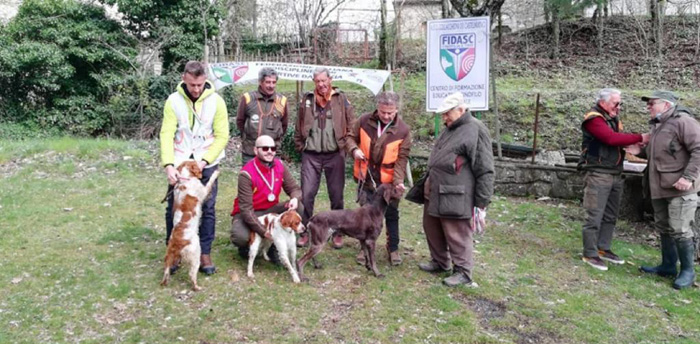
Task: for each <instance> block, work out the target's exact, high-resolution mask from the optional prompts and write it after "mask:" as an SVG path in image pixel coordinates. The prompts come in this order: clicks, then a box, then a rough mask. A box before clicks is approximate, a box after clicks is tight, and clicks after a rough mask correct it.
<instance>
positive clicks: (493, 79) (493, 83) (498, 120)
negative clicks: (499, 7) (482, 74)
mask: <svg viewBox="0 0 700 344" xmlns="http://www.w3.org/2000/svg"><path fill="white" fill-rule="evenodd" d="M499 13H500V11H499ZM499 15H500V14H499ZM499 40H500V34H499ZM490 48H491V58H490V59H489V65H490V68H489V74H491V75H490V76H491V93H492V94H491V96H492V97H493V111H494V114H495V115H496V117H495V119H496V147H497V151H498V158H499V159H503V150H502V149H501V118H500V116H499V115H498V96H497V95H496V77H495V74H496V73H495V71H494V70H493V69H494V63H493V61H494V60H496V56H495V54H494V49H493V42H491V47H490Z"/></svg>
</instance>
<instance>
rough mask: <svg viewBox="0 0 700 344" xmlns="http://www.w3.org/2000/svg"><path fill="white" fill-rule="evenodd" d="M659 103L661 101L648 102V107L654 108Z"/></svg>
mask: <svg viewBox="0 0 700 344" xmlns="http://www.w3.org/2000/svg"><path fill="white" fill-rule="evenodd" d="M659 103H661V100H650V101H648V102H647V106H654V105H656V104H659Z"/></svg>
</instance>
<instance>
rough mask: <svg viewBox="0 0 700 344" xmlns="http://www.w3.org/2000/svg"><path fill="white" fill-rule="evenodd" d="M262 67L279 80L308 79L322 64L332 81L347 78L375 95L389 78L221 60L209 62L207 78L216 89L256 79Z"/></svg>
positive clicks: (343, 70)
mask: <svg viewBox="0 0 700 344" xmlns="http://www.w3.org/2000/svg"><path fill="white" fill-rule="evenodd" d="M264 67H270V68H273V69H274V70H275V71H276V72H277V76H278V77H279V78H280V79H286V80H299V81H311V80H312V79H313V72H314V69H316V68H318V67H325V68H328V70H329V71H330V73H331V78H332V79H333V80H334V81H348V82H352V83H355V84H358V85H362V86H364V87H367V88H368V89H369V90H370V91H372V93H374V94H377V93H379V91H381V89H382V85H384V82H386V79H387V78H388V77H389V71H387V70H376V69H362V68H345V67H334V66H317V65H306V64H298V63H281V62H220V63H210V64H209V78H210V80H212V81H213V82H214V86H216V89H217V90H218V89H220V88H223V87H226V86H228V85H233V84H242V83H249V82H255V83H257V82H258V72H260V69H262V68H264Z"/></svg>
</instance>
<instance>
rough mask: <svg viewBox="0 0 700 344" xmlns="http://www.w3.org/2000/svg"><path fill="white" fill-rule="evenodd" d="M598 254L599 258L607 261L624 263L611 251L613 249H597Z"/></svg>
mask: <svg viewBox="0 0 700 344" xmlns="http://www.w3.org/2000/svg"><path fill="white" fill-rule="evenodd" d="M598 256H599V257H600V259H602V260H605V261H608V262H610V263H613V264H618V265H619V264H625V260H624V259H622V258H620V257H619V256H618V255H616V254H615V253H613V251H610V250H605V251H603V250H598Z"/></svg>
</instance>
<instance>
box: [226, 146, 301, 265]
mask: <svg viewBox="0 0 700 344" xmlns="http://www.w3.org/2000/svg"><path fill="white" fill-rule="evenodd" d="M254 151H255V158H253V159H252V160H250V161H248V163H246V164H245V165H244V166H243V168H242V169H241V172H240V173H239V174H238V196H236V199H235V200H234V201H233V211H231V216H233V219H232V220H231V243H233V244H234V245H235V246H236V247H238V253H239V254H240V255H241V257H243V258H246V259H247V258H248V237H249V234H250V231H251V230H252V231H255V232H256V233H258V234H259V235H260V236H262V237H265V238H268V239H269V238H270V233H269V232H266V231H265V226H264V225H263V224H262V223H260V221H258V216H261V215H265V214H269V213H277V214H281V213H282V212H284V211H286V210H287V209H295V210H296V211H297V213H299V214H300V215H301V213H302V212H303V211H304V206H303V204H302V203H301V202H299V200H300V199H301V188H300V187H299V185H298V184H297V182H296V181H295V180H294V177H293V176H292V174H291V173H290V172H289V169H288V168H287V167H286V166H285V165H284V164H283V163H282V161H280V160H279V159H276V158H275V154H276V151H277V146H276V145H275V140H273V139H272V137H270V136H267V135H262V136H259V137H258V139H257V140H255V148H254ZM282 191H284V192H285V193H286V194H287V195H289V197H290V200H289V202H281V201H280V197H279V196H280V194H281V192H282ZM268 255H269V256H270V258H271V259H272V260H273V261H275V260H276V257H277V251H276V250H275V249H274V246H272V247H271V248H270V251H269V252H268Z"/></svg>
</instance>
